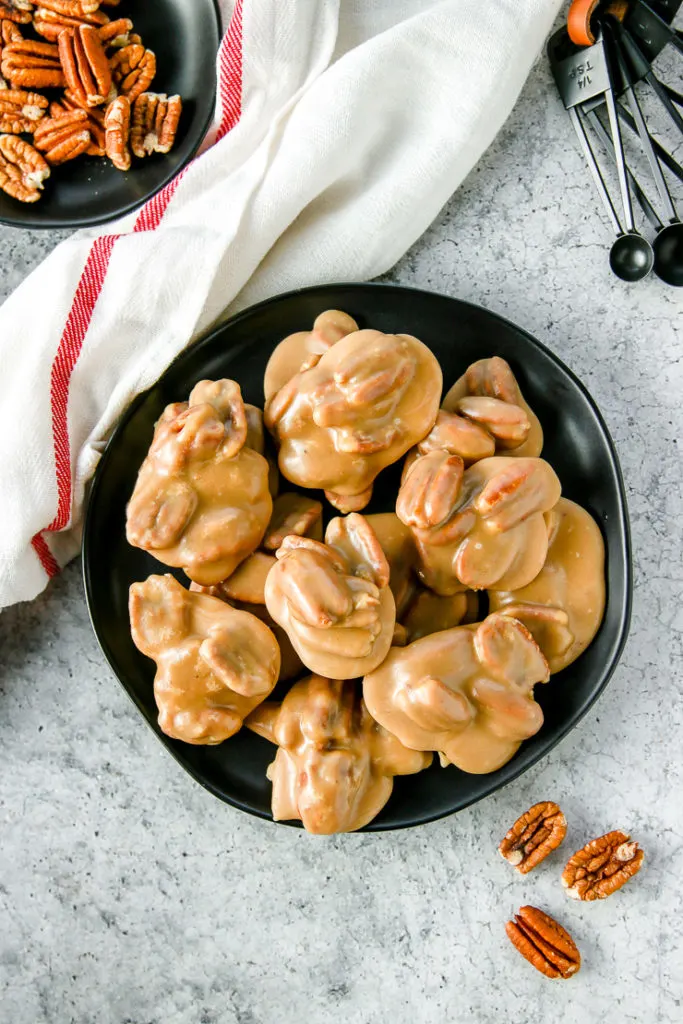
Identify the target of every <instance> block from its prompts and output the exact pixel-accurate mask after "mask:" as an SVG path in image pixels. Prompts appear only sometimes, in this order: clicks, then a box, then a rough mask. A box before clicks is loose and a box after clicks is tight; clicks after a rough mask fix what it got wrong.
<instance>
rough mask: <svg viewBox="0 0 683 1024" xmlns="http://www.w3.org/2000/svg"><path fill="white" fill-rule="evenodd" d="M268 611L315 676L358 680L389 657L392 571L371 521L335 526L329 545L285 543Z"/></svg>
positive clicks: (269, 586)
mask: <svg viewBox="0 0 683 1024" xmlns="http://www.w3.org/2000/svg"><path fill="white" fill-rule="evenodd" d="M276 558H277V564H276V565H274V566H273V568H272V569H271V570H270V572H269V573H268V578H267V579H266V587H265V597H266V606H267V608H268V611H269V612H270V614H271V615H272V617H273V619H274V620H275V621H276V622H277V623H279V625H280V626H282V628H283V629H284V630H285V631H286V633H287V635H288V636H289V639H290V640H291V641H292V644H293V646H294V649H295V651H296V652H297V654H298V655H299V657H300V658H301V660H302V661H303V663H304V665H306V666H307V667H308V668H309V669H310V670H311V671H312V672H316V673H319V674H320V675H324V676H326V677H327V678H329V679H354V678H356V677H357V676H361V675H363V673H364V672H369V671H371V670H372V669H373V668H375V667H376V666H377V665H379V664H380V663H381V662H382V661H383V660H384V658H385V657H386V654H387V651H388V650H389V647H390V646H391V641H392V637H393V635H394V625H395V622H396V608H395V604H394V598H393V595H392V593H391V590H390V588H389V566H388V563H387V560H386V558H385V556H384V553H383V552H382V549H381V547H380V545H379V542H378V540H377V537H376V536H375V534H374V532H373V531H372V528H371V527H370V526H369V524H368V522H367V520H366V519H365V518H364V517H363V516H361V515H358V513H355V512H354V513H352V514H351V515H349V516H346V517H345V518H343V519H342V518H338V519H332V520H331V522H330V523H329V525H328V527H327V531H326V533H325V543H324V544H321V543H320V542H319V541H315V540H311V539H310V538H308V537H297V536H293V535H290V536H288V537H285V539H284V541H283V543H282V546H281V547H280V548H279V549H278V551H277V552H276Z"/></svg>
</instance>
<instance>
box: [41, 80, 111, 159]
mask: <svg viewBox="0 0 683 1024" xmlns="http://www.w3.org/2000/svg"><path fill="white" fill-rule="evenodd" d="M70 110H83V107H81V106H80V105H79V104H78V103H77V102H76V101H75V100H74V98H73V95H72V94H71V93H70V92H69V90H68V89H67V90H66V91H65V93H64V95H63V96H62V99H61V102H59V103H56V102H54V103H51V104H50V117H60V116H61V115H62V114H66V113H68V112H69V111H70ZM85 113H86V114H87V118H88V120H87V128H88V131H89V132H90V136H91V139H92V142H91V143H90V145H89V146H88V148H87V149H86V151H85V152H86V156H105V153H106V145H105V133H104V111H103V110H99V109H98V108H97V107H88V108H87V110H86V111H85Z"/></svg>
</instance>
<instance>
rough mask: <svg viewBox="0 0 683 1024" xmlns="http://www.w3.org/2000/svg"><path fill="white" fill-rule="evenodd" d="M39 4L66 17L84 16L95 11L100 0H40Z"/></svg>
mask: <svg viewBox="0 0 683 1024" xmlns="http://www.w3.org/2000/svg"><path fill="white" fill-rule="evenodd" d="M40 6H41V7H44V8H45V9H46V10H48V11H54V12H55V14H63V15H64V16H65V17H67V18H84V17H85V16H86V15H88V14H95V13H96V12H97V10H98V9H99V6H100V0H40Z"/></svg>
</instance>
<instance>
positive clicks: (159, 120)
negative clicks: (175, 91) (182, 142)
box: [130, 92, 183, 157]
mask: <svg viewBox="0 0 683 1024" xmlns="http://www.w3.org/2000/svg"><path fill="white" fill-rule="evenodd" d="M182 108H183V105H182V100H181V99H180V96H166V95H165V94H163V93H155V92H143V93H141V94H140V96H138V98H137V99H136V100H135V102H134V104H133V111H132V118H131V127H130V148H131V149H132V150H133V153H134V154H135V156H137V157H145V156H149V155H150V153H168V152H169V151H170V149H171V147H172V146H173V142H174V141H175V136H176V131H177V130H178V122H179V120H180V114H181V112H182Z"/></svg>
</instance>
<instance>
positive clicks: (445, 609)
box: [402, 587, 479, 644]
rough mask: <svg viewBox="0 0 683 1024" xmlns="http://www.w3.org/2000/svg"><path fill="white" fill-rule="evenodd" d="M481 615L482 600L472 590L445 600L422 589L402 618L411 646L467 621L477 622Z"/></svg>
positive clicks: (452, 595)
mask: <svg viewBox="0 0 683 1024" xmlns="http://www.w3.org/2000/svg"><path fill="white" fill-rule="evenodd" d="M478 612H479V598H478V597H477V595H476V594H475V593H474V591H472V590H468V591H463V592H461V593H459V594H451V595H450V597H442V596H441V595H440V594H435V593H433V591H431V590H425V589H424V588H423V587H420V589H419V590H418V591H417V593H416V594H415V597H414V599H413V601H412V603H411V604H410V606H409V608H408V610H407V611H406V613H405V614H404V615H403V616H402V625H403V626H405V630H406V639H407V642H408V643H409V644H412V642H413V640H420V639H421V638H422V637H423V636H431V634H432V633H440V632H442V630H444V629H453V628H454V627H455V626H459V625H461V623H465V622H476V621H477V619H478V617H479V616H478Z"/></svg>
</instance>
